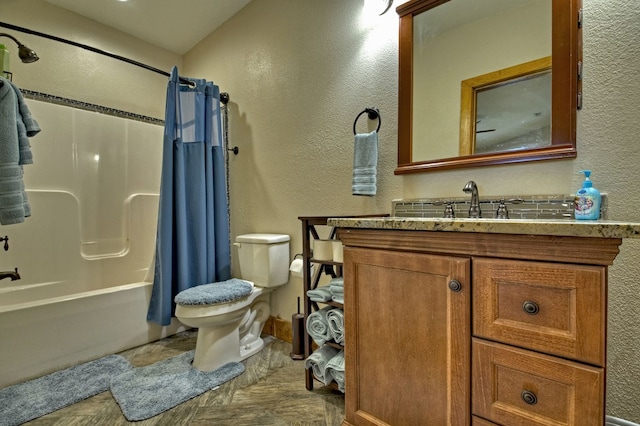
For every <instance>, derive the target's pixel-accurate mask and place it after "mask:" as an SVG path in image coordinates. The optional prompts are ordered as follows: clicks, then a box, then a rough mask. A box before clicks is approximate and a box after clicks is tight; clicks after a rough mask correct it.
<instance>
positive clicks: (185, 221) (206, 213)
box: [147, 67, 231, 325]
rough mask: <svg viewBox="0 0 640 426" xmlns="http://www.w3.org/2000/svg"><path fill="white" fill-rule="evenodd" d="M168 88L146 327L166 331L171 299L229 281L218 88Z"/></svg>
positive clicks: (176, 84) (173, 80)
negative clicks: (160, 327) (153, 325)
mask: <svg viewBox="0 0 640 426" xmlns="http://www.w3.org/2000/svg"><path fill="white" fill-rule="evenodd" d="M192 81H193V83H195V87H189V86H187V85H184V84H180V81H179V77H178V69H177V68H176V67H173V69H172V70H171V77H170V80H169V84H168V87H167V106H166V111H165V129H164V145H163V158H162V180H161V185H160V207H159V211H158V233H157V238H156V254H155V274H154V279H153V290H152V293H151V301H150V304H149V311H148V313H147V320H149V321H153V322H156V323H158V324H160V325H169V323H170V322H171V317H172V316H173V314H174V311H175V303H174V302H173V298H174V297H175V295H176V294H178V293H179V292H181V291H182V290H185V289H187V288H190V287H193V286H196V285H200V284H207V283H211V282H215V281H223V280H227V279H229V278H230V276H231V249H230V247H229V217H228V210H227V197H226V183H225V170H224V155H225V151H224V145H223V143H222V125H221V120H220V89H219V88H218V86H215V85H214V84H213V83H211V82H207V81H205V80H195V79H194V80H192Z"/></svg>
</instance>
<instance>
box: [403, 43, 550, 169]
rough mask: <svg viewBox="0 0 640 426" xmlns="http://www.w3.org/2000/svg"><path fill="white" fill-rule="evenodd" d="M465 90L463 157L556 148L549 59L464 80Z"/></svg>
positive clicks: (462, 106)
mask: <svg viewBox="0 0 640 426" xmlns="http://www.w3.org/2000/svg"><path fill="white" fill-rule="evenodd" d="M461 86H462V87H461V88H460V92H461V94H462V96H461V99H460V149H459V151H458V154H459V155H461V156H462V155H472V154H484V153H491V152H504V151H520V150H525V149H535V148H543V147H547V146H550V145H551V57H550V56H547V57H546V58H540V59H537V60H534V61H530V62H526V63H524V64H519V65H516V66H513V67H509V68H506V69H501V70H498V71H493V72H490V73H488V74H484V75H480V76H477V77H473V78H470V79H468V80H464V81H463V82H462V85H461ZM414 135H415V131H414ZM414 158H415V156H414Z"/></svg>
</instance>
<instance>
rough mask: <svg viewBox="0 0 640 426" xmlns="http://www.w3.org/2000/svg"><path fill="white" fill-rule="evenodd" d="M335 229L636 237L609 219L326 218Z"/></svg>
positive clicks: (628, 226)
mask: <svg viewBox="0 0 640 426" xmlns="http://www.w3.org/2000/svg"><path fill="white" fill-rule="evenodd" d="M327 225H330V226H335V227H339V228H361V229H395V230H406V231H440V232H478V233H494V234H525V235H555V236H569V237H596V238H640V223H634V222H618V221H613V220H569V219H566V220H542V219H536V220H529V219H468V218H455V219H445V218H406V217H379V218H372V217H368V218H339V217H337V218H330V219H329V220H328V221H327Z"/></svg>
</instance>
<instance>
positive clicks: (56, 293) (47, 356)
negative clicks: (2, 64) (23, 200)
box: [0, 100, 184, 388]
mask: <svg viewBox="0 0 640 426" xmlns="http://www.w3.org/2000/svg"><path fill="white" fill-rule="evenodd" d="M27 103H28V105H29V108H30V109H31V112H32V114H33V116H34V117H35V118H36V119H37V120H38V122H39V123H40V127H41V128H42V132H41V133H40V134H38V135H36V136H35V137H34V138H32V139H31V149H32V151H33V157H34V164H32V165H27V166H25V167H24V182H25V187H26V192H27V195H28V197H29V202H30V204H31V213H32V214H31V217H29V218H26V220H25V221H24V223H20V224H14V225H8V226H0V234H2V236H3V237H4V236H5V235H7V236H9V250H8V251H4V250H2V249H1V248H0V271H11V270H13V269H14V268H15V267H17V268H18V271H19V273H20V276H21V279H20V280H17V281H10V280H9V279H4V280H1V281H0V388H3V387H6V386H8V385H11V384H15V383H18V382H21V381H24V380H27V379H31V378H34V377H37V376H41V375H43V374H46V373H49V372H52V371H56V370H59V369H62V368H66V367H69V366H72V365H75V364H78V363H82V362H85V361H89V360H93V359H96V358H99V357H102V356H104V355H108V354H113V353H116V352H119V351H122V350H125V349H129V348H132V347H135V346H138V345H142V344H145V343H148V342H151V341H154V340H157V339H160V338H162V337H165V336H168V335H171V334H174V333H176V332H177V331H180V330H182V329H184V327H182V326H180V325H179V324H178V323H177V321H176V322H174V323H172V324H171V325H170V326H168V327H160V326H158V325H156V324H153V323H148V322H147V321H146V314H147V308H148V305H149V299H150V295H151V281H152V277H150V274H149V273H148V271H149V269H150V268H149V267H150V265H151V264H152V260H153V253H154V249H155V234H156V226H157V212H158V201H159V196H158V192H159V188H160V168H161V162H162V160H161V159H162V152H161V147H162V135H163V128H162V126H158V125H155V124H149V123H144V122H140V121H134V120H130V119H124V118H120V117H114V116H110V115H107V114H98V113H95V112H90V111H84V110H78V109H76V108H71V107H68V106H61V105H55V104H50V103H47V102H39V101H34V100H28V102H27ZM174 321H175V320H174Z"/></svg>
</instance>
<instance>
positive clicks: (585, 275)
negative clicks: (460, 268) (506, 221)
mask: <svg viewBox="0 0 640 426" xmlns="http://www.w3.org/2000/svg"><path fill="white" fill-rule="evenodd" d="M473 276H474V278H473V334H474V335H475V336H478V337H484V338H487V339H491V340H495V341H498V342H503V343H509V344H512V345H516V346H519V347H522V348H527V349H533V350H537V351H541V352H546V353H549V354H553V355H558V356H562V357H566V358H571V359H575V360H578V361H582V362H587V363H590V364H594V365H598V366H604V361H605V330H606V329H605V325H606V321H605V318H606V297H605V294H606V293H605V287H606V268H605V267H603V266H584V265H570V264H554V263H547V262H529V261H513V260H501V259H487V258H473Z"/></svg>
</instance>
